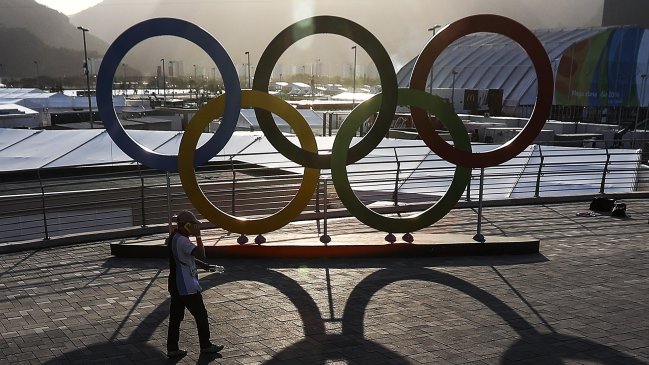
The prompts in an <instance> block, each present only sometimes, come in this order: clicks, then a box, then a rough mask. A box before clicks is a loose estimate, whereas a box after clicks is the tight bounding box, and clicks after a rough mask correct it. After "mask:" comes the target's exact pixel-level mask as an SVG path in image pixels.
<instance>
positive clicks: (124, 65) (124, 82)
mask: <svg viewBox="0 0 649 365" xmlns="http://www.w3.org/2000/svg"><path fill="white" fill-rule="evenodd" d="M122 83H123V84H124V95H126V93H127V89H128V87H126V64H125V63H122Z"/></svg>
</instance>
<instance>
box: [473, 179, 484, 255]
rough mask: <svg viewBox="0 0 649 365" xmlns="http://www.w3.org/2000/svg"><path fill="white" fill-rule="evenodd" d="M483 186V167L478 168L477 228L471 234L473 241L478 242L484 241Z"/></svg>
mask: <svg viewBox="0 0 649 365" xmlns="http://www.w3.org/2000/svg"><path fill="white" fill-rule="evenodd" d="M483 188H484V167H481V168H480V193H479V198H478V228H477V231H478V232H477V233H476V235H475V236H473V240H474V241H478V242H480V243H484V242H485V238H484V236H483V235H482V232H481V231H482V193H483Z"/></svg>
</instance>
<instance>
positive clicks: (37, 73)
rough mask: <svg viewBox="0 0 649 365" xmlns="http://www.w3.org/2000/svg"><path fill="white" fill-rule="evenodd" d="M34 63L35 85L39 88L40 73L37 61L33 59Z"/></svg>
mask: <svg viewBox="0 0 649 365" xmlns="http://www.w3.org/2000/svg"><path fill="white" fill-rule="evenodd" d="M34 65H36V85H38V88H39V89H40V87H41V75H40V74H39V72H38V61H34Z"/></svg>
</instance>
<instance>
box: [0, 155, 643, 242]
mask: <svg viewBox="0 0 649 365" xmlns="http://www.w3.org/2000/svg"><path fill="white" fill-rule="evenodd" d="M251 144H252V143H251ZM247 147H249V146H247ZM247 147H246V148H247ZM387 148H389V149H390V150H386V149H387ZM417 148H419V150H417ZM420 148H421V147H419V146H408V145H406V146H396V147H395V146H390V147H385V148H384V147H380V148H377V149H375V151H376V153H373V154H372V155H370V156H367V157H366V158H364V159H363V160H361V161H359V162H357V163H355V164H354V165H352V166H350V167H349V168H348V175H349V180H350V181H351V183H352V187H353V189H354V191H355V193H356V194H357V196H359V198H360V199H361V200H362V201H363V202H364V203H365V204H371V203H376V204H377V206H381V207H383V205H384V204H385V203H391V204H389V205H391V206H392V207H393V209H402V208H403V207H404V206H405V205H410V206H411V207H412V206H419V205H421V203H424V204H423V205H426V204H434V202H435V201H437V200H438V199H439V198H440V197H441V196H442V195H443V194H444V193H445V191H446V190H447V188H448V186H449V184H450V181H451V179H452V176H453V171H454V169H455V166H454V165H451V164H448V163H443V162H441V160H440V159H439V158H438V157H437V156H436V155H434V154H433V153H431V152H427V153H426V155H425V157H422V155H421V149H420ZM244 150H245V149H243V150H241V151H240V152H239V153H238V154H237V155H228V156H221V157H222V158H223V159H225V161H217V162H213V163H211V164H209V165H207V166H205V167H201V168H200V169H199V170H198V171H197V172H198V176H197V179H199V180H200V185H201V188H202V189H203V190H204V192H205V194H206V196H209V197H210V200H211V201H213V202H214V204H216V205H219V206H227V205H228V203H230V204H231V206H232V210H233V213H236V214H237V215H238V216H241V217H251V216H264V215H268V214H270V213H272V212H274V211H277V210H278V209H281V208H282V207H283V206H285V205H286V203H287V202H288V201H290V200H291V199H292V198H293V197H294V196H295V192H296V191H297V189H298V187H299V185H300V180H301V178H302V173H303V168H302V167H299V166H297V165H295V164H293V163H291V162H289V161H287V160H286V159H285V158H284V157H283V156H281V155H280V154H279V153H276V152H275V153H264V154H259V153H252V152H245V151H244ZM386 152H387V153H386ZM539 152H540V157H541V159H540V162H536V161H534V163H530V161H532V160H529V161H527V162H522V161H521V160H520V159H519V160H515V161H511V162H509V163H506V164H504V165H500V166H495V167H490V168H488V169H484V171H481V175H483V176H482V178H481V180H482V184H481V190H482V192H483V199H484V201H485V202H487V201H489V200H494V199H502V198H504V197H505V196H506V195H507V191H508V190H509V189H506V188H504V187H505V185H504V184H506V183H511V182H512V181H518V183H517V189H516V194H511V195H512V196H511V198H512V199H519V198H524V197H530V198H531V197H539V196H540V195H543V196H544V197H546V198H547V197H553V196H559V195H562V194H564V195H565V194H569V195H576V194H585V195H589V196H593V195H596V194H597V193H600V192H606V193H607V194H612V193H616V192H628V191H632V190H633V189H634V188H644V189H647V188H648V185H649V181H644V180H646V177H645V176H646V174H644V173H643V174H640V173H639V172H638V171H639V169H641V168H646V167H645V165H642V164H641V163H639V160H640V158H641V157H640V156H641V152H640V151H620V150H611V149H590V148H589V149H586V150H561V151H558V152H555V151H551V152H548V149H547V148H545V147H542V149H541V147H539ZM262 155H263V156H264V157H263V158H261V157H260V156H262ZM261 160H264V161H269V162H267V163H259V162H258V161H261ZM377 162H380V163H377ZM395 163H396V173H397V174H396V178H395ZM585 163H589V164H590V165H589V167H584V166H583V165H584V164H585ZM602 167H603V168H604V170H603V171H602ZM233 172H234V173H233ZM232 173H233V174H232ZM230 174H232V175H230ZM541 175H542V176H543V179H540V176H541ZM400 176H408V178H407V179H405V180H404V179H401V178H400ZM566 176H570V177H569V178H566ZM172 180H173V181H172ZM566 180H568V181H566ZM568 183H569V185H567V184H568ZM607 183H608V185H607ZM322 184H323V185H321V188H319V189H318V191H319V194H322V193H323V191H324V196H323V199H320V198H321V196H320V195H317V196H314V199H313V200H312V201H311V202H310V204H309V205H308V206H307V208H306V210H305V212H304V213H305V214H307V215H308V214H309V213H314V214H315V215H314V216H316V217H320V218H321V219H322V217H323V216H324V218H325V220H324V232H323V233H324V235H323V236H325V235H327V234H328V232H327V221H326V219H328V218H330V217H331V214H332V213H331V212H337V211H338V210H340V209H343V208H344V205H343V204H342V203H341V202H340V201H339V199H338V198H337V196H336V194H335V190H333V189H328V187H329V181H326V180H324V181H322ZM235 185H236V191H233V189H235ZM615 186H619V187H620V188H614V187H615ZM235 194H236V199H237V201H236V202H234V200H232V199H233V198H234V195H235ZM470 194H471V192H470V190H469V189H467V190H466V192H465V197H467V198H469V199H470ZM323 200H324V202H323ZM481 200H482V199H481ZM0 203H1V204H3V207H6V209H3V212H1V213H0V218H2V219H0V227H2V228H3V230H4V232H5V235H4V237H3V238H2V239H4V240H5V242H6V241H15V240H24V239H42V238H43V234H44V236H45V238H46V239H49V238H50V237H52V236H58V235H62V234H67V233H68V230H69V229H70V227H71V226H70V223H66V222H71V223H72V221H73V223H74V224H75V227H73V228H74V229H77V230H78V231H80V232H81V231H88V232H90V231H98V230H103V229H106V228H109V227H119V226H136V225H141V226H156V225H159V224H163V223H166V222H167V221H168V217H169V215H170V214H171V213H172V211H177V210H181V209H190V208H191V203H190V202H189V201H188V200H187V197H186V195H185V193H184V190H183V188H182V186H181V184H180V182H179V178H178V175H177V174H170V175H169V176H167V175H166V174H165V173H163V172H160V171H156V170H151V169H148V168H146V167H143V166H141V165H139V164H133V163H132V162H129V163H124V164H117V165H116V164H114V163H112V162H111V163H101V164H94V165H89V166H85V167H83V168H81V167H73V168H61V167H48V168H42V169H34V170H28V171H20V172H15V173H8V172H1V173H0ZM478 203H482V201H480V202H478ZM395 204H396V205H397V206H395ZM381 209H383V208H381ZM128 212H131V213H128ZM316 213H317V214H316ZM129 214H130V215H129ZM336 214H337V213H336ZM62 217H63V218H62ZM2 222H7V223H4V225H3V223H2ZM14 222H18V223H17V224H14ZM318 234H320V232H318Z"/></svg>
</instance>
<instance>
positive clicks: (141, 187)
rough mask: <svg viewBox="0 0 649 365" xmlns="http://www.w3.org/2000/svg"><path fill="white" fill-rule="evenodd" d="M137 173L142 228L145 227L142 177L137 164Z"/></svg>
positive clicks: (139, 165)
mask: <svg viewBox="0 0 649 365" xmlns="http://www.w3.org/2000/svg"><path fill="white" fill-rule="evenodd" d="M137 172H138V174H139V175H140V211H141V213H142V227H146V215H145V213H144V177H143V176H142V169H141V164H139V163H138V164H137ZM170 221H171V220H170Z"/></svg>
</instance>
